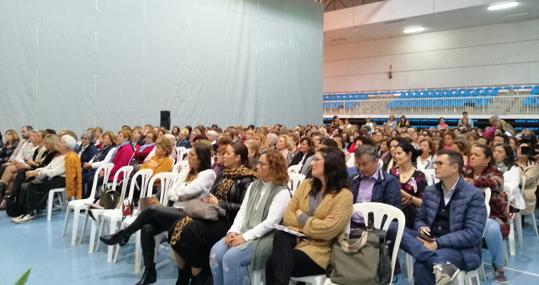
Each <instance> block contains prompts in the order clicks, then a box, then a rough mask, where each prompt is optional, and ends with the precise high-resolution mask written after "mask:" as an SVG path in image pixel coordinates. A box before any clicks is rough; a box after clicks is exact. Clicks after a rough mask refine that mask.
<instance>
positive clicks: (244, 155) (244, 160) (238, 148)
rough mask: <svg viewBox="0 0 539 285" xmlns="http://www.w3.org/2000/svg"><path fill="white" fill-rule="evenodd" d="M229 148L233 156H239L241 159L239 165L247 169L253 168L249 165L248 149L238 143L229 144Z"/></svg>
mask: <svg viewBox="0 0 539 285" xmlns="http://www.w3.org/2000/svg"><path fill="white" fill-rule="evenodd" d="M230 146H231V147H232V148H233V149H234V154H236V155H239V156H240V158H241V164H242V165H243V166H245V167H247V168H253V167H252V166H251V165H250V164H249V149H247V146H245V144H243V143H240V142H235V143H231V144H230Z"/></svg>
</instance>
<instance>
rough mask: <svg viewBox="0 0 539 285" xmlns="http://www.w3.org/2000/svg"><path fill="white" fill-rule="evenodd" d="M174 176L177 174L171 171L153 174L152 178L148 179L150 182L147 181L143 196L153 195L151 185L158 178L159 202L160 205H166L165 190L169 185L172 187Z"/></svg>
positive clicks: (174, 180)
mask: <svg viewBox="0 0 539 285" xmlns="http://www.w3.org/2000/svg"><path fill="white" fill-rule="evenodd" d="M176 176H177V174H176V173H172V172H161V173H157V174H155V175H154V176H153V177H152V179H150V183H148V188H147V190H146V195H145V197H150V196H152V195H153V186H154V184H155V183H156V182H157V180H159V181H160V183H159V189H160V194H161V195H160V197H159V202H160V203H161V205H164V206H166V204H167V203H168V196H167V195H166V194H167V193H166V192H167V191H168V190H169V189H170V187H172V185H173V184H174V182H176Z"/></svg>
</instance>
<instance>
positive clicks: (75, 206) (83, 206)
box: [62, 163, 114, 246]
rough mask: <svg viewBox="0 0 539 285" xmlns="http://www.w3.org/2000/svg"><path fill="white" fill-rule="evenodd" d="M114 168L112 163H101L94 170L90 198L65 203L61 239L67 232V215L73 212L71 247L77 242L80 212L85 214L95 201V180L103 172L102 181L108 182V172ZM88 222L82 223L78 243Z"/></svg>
mask: <svg viewBox="0 0 539 285" xmlns="http://www.w3.org/2000/svg"><path fill="white" fill-rule="evenodd" d="M113 167H114V164H113V163H103V164H102V165H101V166H99V167H98V168H97V170H96V172H95V173H96V174H95V176H94V183H93V185H92V190H91V191H90V196H88V198H86V199H78V200H72V201H69V202H68V203H67V211H66V217H65V220H64V230H63V231H62V237H65V233H66V230H67V223H68V221H69V214H70V211H73V229H72V230H71V246H74V245H75V243H76V241H77V231H78V229H79V216H80V214H81V212H82V211H84V212H86V213H87V210H88V208H89V204H91V203H93V201H94V200H95V195H96V191H97V190H96V189H97V186H98V185H97V180H98V179H99V173H100V172H101V171H103V181H108V180H109V176H110V171H111V169H112V168H113ZM87 222H88V219H86V220H85V221H84V225H83V226H82V232H81V236H80V241H79V242H82V237H83V236H84V230H85V229H86V224H87Z"/></svg>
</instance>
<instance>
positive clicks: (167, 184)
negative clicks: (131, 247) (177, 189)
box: [121, 172, 177, 273]
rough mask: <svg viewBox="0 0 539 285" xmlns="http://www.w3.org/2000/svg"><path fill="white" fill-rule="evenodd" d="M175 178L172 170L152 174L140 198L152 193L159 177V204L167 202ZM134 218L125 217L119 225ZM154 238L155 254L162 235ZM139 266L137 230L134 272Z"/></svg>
mask: <svg viewBox="0 0 539 285" xmlns="http://www.w3.org/2000/svg"><path fill="white" fill-rule="evenodd" d="M176 178H177V174H176V173H172V172H162V173H158V174H156V175H154V176H153V177H152V178H151V179H150V182H149V183H148V187H147V188H146V189H147V190H146V191H144V193H142V192H141V193H140V195H141V196H140V197H141V198H142V197H150V196H152V195H153V187H154V184H155V182H156V181H157V180H158V179H159V181H160V185H159V188H160V192H161V195H160V199H159V201H160V203H161V205H166V203H168V195H167V192H168V191H169V190H170V188H171V187H172V185H174V182H175V181H176ZM135 218H136V217H135V216H133V217H131V218H128V219H125V220H124V221H123V222H122V225H121V227H122V228H125V227H127V226H128V225H130V224H131V223H133V221H134V220H135ZM155 239H156V243H155V245H156V251H155V253H156V255H157V253H158V252H159V245H160V244H161V239H162V236H161V235H156V236H155ZM141 267H142V245H141V243H140V231H137V232H136V234H135V273H139V272H140V271H141Z"/></svg>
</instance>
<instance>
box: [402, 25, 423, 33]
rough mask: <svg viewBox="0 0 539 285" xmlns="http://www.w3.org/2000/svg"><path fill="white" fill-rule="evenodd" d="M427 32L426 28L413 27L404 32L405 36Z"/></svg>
mask: <svg viewBox="0 0 539 285" xmlns="http://www.w3.org/2000/svg"><path fill="white" fill-rule="evenodd" d="M425 30H426V29H425V28H424V27H421V26H413V27H408V28H405V29H404V30H403V31H402V32H403V33H405V34H415V33H421V32H423V31H425Z"/></svg>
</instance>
